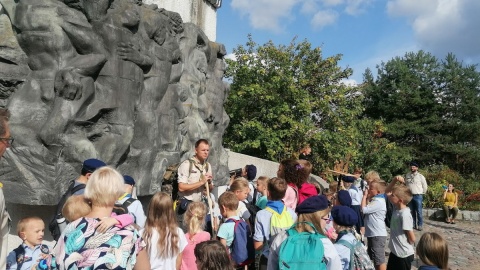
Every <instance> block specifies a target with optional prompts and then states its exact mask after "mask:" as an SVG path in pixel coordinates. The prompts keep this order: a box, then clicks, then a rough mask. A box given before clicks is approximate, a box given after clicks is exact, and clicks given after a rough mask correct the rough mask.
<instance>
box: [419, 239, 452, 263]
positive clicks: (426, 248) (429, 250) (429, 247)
mask: <svg viewBox="0 0 480 270" xmlns="http://www.w3.org/2000/svg"><path fill="white" fill-rule="evenodd" d="M416 251H417V255H418V257H419V258H420V260H422V262H423V263H425V264H426V265H435V266H437V267H439V268H440V269H448V245H447V241H445V239H443V238H442V237H441V236H440V235H439V234H437V233H434V232H426V233H424V234H423V235H422V237H420V241H418V244H417V249H416Z"/></svg>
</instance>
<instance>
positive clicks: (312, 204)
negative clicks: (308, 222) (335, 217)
mask: <svg viewBox="0 0 480 270" xmlns="http://www.w3.org/2000/svg"><path fill="white" fill-rule="evenodd" d="M327 208H328V199H327V197H326V196H325V195H319V196H312V197H309V198H307V199H305V200H304V201H303V202H302V203H301V204H299V205H298V206H297V208H296V209H295V211H296V212H297V213H299V214H308V213H315V212H317V211H321V210H324V209H327Z"/></svg>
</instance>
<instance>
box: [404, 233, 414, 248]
mask: <svg viewBox="0 0 480 270" xmlns="http://www.w3.org/2000/svg"><path fill="white" fill-rule="evenodd" d="M404 232H405V235H406V236H407V240H408V242H409V243H410V244H412V245H413V244H415V234H414V233H413V230H411V231H404Z"/></svg>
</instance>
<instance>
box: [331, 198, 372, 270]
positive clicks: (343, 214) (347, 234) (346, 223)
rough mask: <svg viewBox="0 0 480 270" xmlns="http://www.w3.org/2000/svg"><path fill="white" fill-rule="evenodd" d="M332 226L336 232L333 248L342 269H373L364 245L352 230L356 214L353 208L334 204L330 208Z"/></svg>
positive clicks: (356, 218)
mask: <svg viewBox="0 0 480 270" xmlns="http://www.w3.org/2000/svg"><path fill="white" fill-rule="evenodd" d="M331 214H332V217H333V226H334V227H335V230H336V231H337V233H338V237H337V239H336V241H335V244H334V246H335V248H336V250H337V252H338V255H339V256H340V260H341V263H342V267H341V268H339V269H342V270H352V269H364V270H366V269H371V270H373V269H374V266H373V263H372V262H371V260H370V258H369V257H368V254H367V251H366V249H365V246H364V245H363V244H362V242H360V241H359V239H358V238H357V236H356V235H355V231H354V230H353V226H355V224H356V223H357V220H358V216H357V213H355V211H354V210H353V209H351V208H350V207H347V206H334V207H333V208H332V212H331Z"/></svg>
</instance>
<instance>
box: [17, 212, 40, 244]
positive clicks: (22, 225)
mask: <svg viewBox="0 0 480 270" xmlns="http://www.w3.org/2000/svg"><path fill="white" fill-rule="evenodd" d="M32 221H41V222H42V223H43V219H41V218H39V217H37V216H33V217H24V218H22V219H20V220H19V221H18V223H17V235H18V237H20V238H22V236H21V235H20V233H22V232H25V230H26V229H27V225H28V224H29V223H30V222H32ZM22 240H23V239H22Z"/></svg>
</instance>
